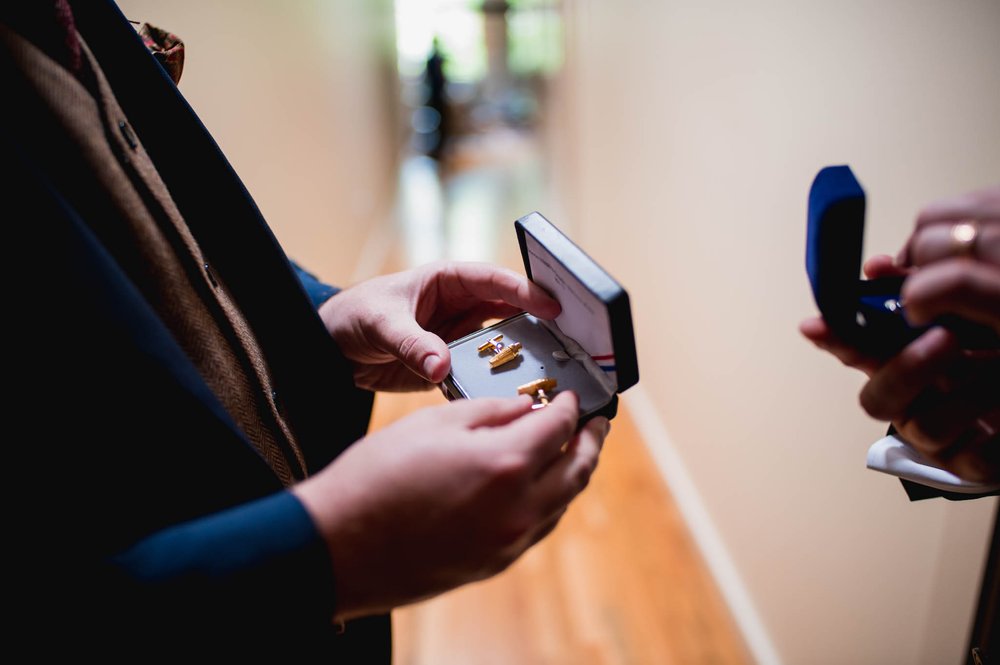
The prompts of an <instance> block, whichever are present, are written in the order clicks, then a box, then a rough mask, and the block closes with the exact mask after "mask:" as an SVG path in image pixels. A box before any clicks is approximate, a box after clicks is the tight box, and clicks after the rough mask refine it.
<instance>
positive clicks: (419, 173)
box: [392, 0, 563, 268]
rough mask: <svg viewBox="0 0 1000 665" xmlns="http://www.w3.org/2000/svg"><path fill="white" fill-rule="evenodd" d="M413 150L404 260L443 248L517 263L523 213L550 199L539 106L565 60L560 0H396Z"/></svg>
mask: <svg viewBox="0 0 1000 665" xmlns="http://www.w3.org/2000/svg"><path fill="white" fill-rule="evenodd" d="M395 16H396V26H395V32H396V39H397V54H398V71H399V78H400V82H401V88H402V89H401V95H400V98H401V100H402V103H403V112H402V113H401V114H400V117H401V118H402V119H403V123H404V127H403V128H402V130H403V131H404V132H405V133H406V135H407V137H408V138H407V141H406V146H407V148H406V154H405V155H404V158H403V160H402V166H401V169H400V179H399V190H398V191H399V206H398V209H397V218H396V223H397V225H398V228H397V231H398V232H399V240H400V242H399V243H398V247H397V250H396V251H395V252H394V255H393V258H392V262H393V263H394V265H393V266H392V267H394V268H405V267H410V266H414V265H420V264H422V263H426V262H428V261H433V260H436V259H441V258H449V259H457V260H477V261H494V262H498V263H502V264H505V265H510V267H513V268H518V267H519V259H518V258H517V256H516V252H513V251H512V250H513V248H514V247H515V246H516V241H515V238H514V234H513V228H512V224H511V223H512V222H513V220H514V219H516V218H518V217H520V216H522V215H524V214H527V213H528V212H531V211H532V210H537V209H540V208H541V207H542V206H543V204H544V202H545V201H546V200H548V199H549V198H550V196H551V195H550V192H549V191H548V189H549V188H548V187H547V186H546V182H545V173H546V171H547V169H546V168H545V164H544V161H543V160H544V156H543V154H542V151H541V149H540V141H539V136H538V132H539V131H540V125H541V123H540V117H541V111H542V109H543V106H544V104H545V103H546V99H547V96H548V91H549V87H550V86H549V83H550V81H551V79H552V77H554V76H555V75H557V74H558V72H559V69H560V67H561V65H562V55H563V50H562V24H561V14H560V11H559V6H558V3H555V2H552V1H551V0H485V1H483V2H480V3H474V2H469V1H468V0H397V2H396V9H395Z"/></svg>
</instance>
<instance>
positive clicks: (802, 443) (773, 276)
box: [550, 0, 1000, 665]
mask: <svg viewBox="0 0 1000 665" xmlns="http://www.w3.org/2000/svg"><path fill="white" fill-rule="evenodd" d="M564 6H565V7H566V8H567V20H568V26H567V33H568V38H569V43H568V57H567V78H566V80H565V81H563V86H564V92H565V93H566V94H567V95H568V97H567V98H566V99H564V100H563V104H561V105H560V107H559V113H560V115H559V116H558V117H554V118H551V119H550V124H551V125H552V126H555V127H557V128H561V131H562V136H561V139H560V143H561V146H562V147H561V149H560V152H559V153H558V156H559V160H558V161H559V162H560V164H561V167H560V170H561V172H562V173H563V179H566V178H568V182H569V183H570V187H569V190H568V193H569V195H570V196H569V199H568V202H567V210H568V214H569V215H570V218H569V219H567V220H566V221H565V224H564V225H565V226H569V227H571V228H572V230H573V233H574V234H575V235H576V236H577V237H578V238H579V239H580V241H581V243H582V244H583V245H584V246H585V247H589V248H593V251H592V253H593V254H594V255H595V256H597V257H599V258H600V261H601V262H602V263H603V264H605V266H606V267H607V268H608V269H609V271H610V272H611V273H612V274H614V275H615V276H616V277H618V278H619V279H620V280H621V281H622V282H623V283H624V284H625V285H626V286H627V288H628V289H629V291H630V294H631V296H632V299H633V312H634V316H635V318H636V321H635V323H636V327H637V335H638V345H639V359H640V365H641V371H642V378H641V381H640V387H639V393H636V394H637V395H640V397H641V399H640V398H639V397H637V398H636V399H633V400H631V401H630V397H629V393H626V394H625V395H624V396H623V398H624V404H625V405H626V406H628V405H630V404H631V405H633V406H635V407H636V408H640V409H642V408H644V405H649V407H650V408H649V409H647V412H646V413H642V414H639V416H640V418H641V419H642V420H643V421H644V422H646V423H647V425H648V424H649V423H653V426H647V431H648V432H649V433H650V434H651V435H652V440H651V442H650V443H651V445H652V446H654V448H656V447H660V448H664V447H666V448H669V449H670V452H671V453H676V455H677V460H678V463H677V464H675V465H674V466H676V467H679V469H680V473H681V477H682V479H684V480H685V481H686V482H687V481H689V482H690V486H687V485H685V487H686V489H685V488H684V487H682V488H681V490H682V491H683V493H684V496H683V497H681V499H682V501H683V502H684V503H685V505H686V506H688V507H689V510H688V514H689V515H696V514H698V510H704V514H705V519H706V520H707V525H706V524H702V525H697V524H694V525H692V526H693V528H694V529H695V530H696V531H697V532H698V533H699V534H700V542H701V544H702V545H703V546H704V547H705V548H706V550H707V551H706V553H707V555H708V556H709V559H710V561H712V562H713V564H712V565H713V568H714V569H715V570H716V572H717V573H720V579H721V580H722V582H723V585H724V586H725V587H726V588H725V591H726V593H727V594H728V595H729V597H730V600H733V601H734V607H735V608H736V610H737V613H738V615H739V618H740V621H741V623H742V625H743V627H744V628H745V629H746V630H747V634H748V637H749V638H750V639H751V641H752V642H753V644H754V648H755V650H756V652H757V654H758V656H759V658H760V659H761V662H784V663H787V664H789V665H791V664H795V665H800V664H807V665H808V664H813V663H830V664H843V663H852V664H855V665H857V664H864V663H913V664H916V663H925V664H927V665H930V664H932V663H933V664H941V663H959V662H963V649H964V646H965V642H966V639H967V635H966V632H967V629H968V627H969V625H970V622H971V617H972V611H973V604H974V601H975V597H976V591H977V589H976V586H977V584H978V576H979V572H980V564H981V562H982V560H983V556H984V554H985V549H984V548H985V540H986V537H987V534H988V530H989V527H990V520H991V517H992V510H993V508H994V506H995V503H994V500H993V499H988V500H981V501H974V502H965V503H949V502H945V501H942V500H935V501H927V502H922V503H909V502H908V501H907V499H906V496H905V494H904V493H903V491H902V489H901V487H900V485H899V483H898V482H897V481H895V479H893V478H891V477H889V476H885V475H882V474H878V473H876V472H873V471H869V470H866V469H865V452H866V450H867V447H868V445H869V443H870V442H872V441H873V440H875V439H876V438H878V437H879V436H880V435H881V433H882V432H883V431H884V424H881V423H877V422H875V421H872V420H870V419H868V418H867V417H866V416H865V415H864V414H863V412H862V411H861V410H860V409H859V407H858V405H857V398H856V395H857V392H858V390H859V388H860V387H861V385H862V377H861V375H860V374H858V373H856V372H853V371H850V370H847V369H845V368H843V367H841V366H840V365H839V364H838V363H837V362H836V361H835V360H833V359H832V358H831V357H828V356H826V355H824V354H821V353H819V352H817V351H815V350H814V349H813V348H812V347H811V346H810V345H809V344H807V343H806V342H805V341H804V340H803V339H801V338H800V336H799V334H798V332H797V330H796V326H797V324H798V322H799V321H800V320H801V319H802V318H804V317H806V316H808V315H811V314H812V313H813V311H814V306H813V303H812V301H811V297H810V294H809V292H808V290H807V283H806V278H805V272H804V261H803V248H804V239H805V227H804V217H805V202H806V195H807V191H808V187H809V183H810V182H811V179H812V177H813V175H814V174H815V173H816V171H817V170H818V169H819V168H820V167H822V166H824V165H827V164H837V163H849V164H850V165H852V167H853V168H854V170H855V172H856V173H857V174H858V176H859V178H860V179H861V181H862V183H863V184H864V185H865V187H866V188H867V191H868V193H869V203H870V206H869V217H868V222H869V229H868V234H867V240H866V250H867V253H868V254H871V253H874V252H878V251H885V252H892V251H895V249H896V248H897V247H898V246H899V245H900V244H901V242H902V240H903V239H904V237H905V236H906V234H907V231H908V229H909V228H910V225H911V224H912V220H913V218H914V214H915V213H916V211H917V209H918V208H919V207H920V206H921V205H922V204H923V203H925V202H928V201H930V200H932V199H934V198H936V197H940V196H943V195H948V194H952V193H958V192H962V191H965V190H967V189H971V188H974V187H978V186H982V185H984V184H988V183H992V182H996V181H997V180H998V179H1000V126H998V119H1000V67H998V63H1000V39H997V34H998V30H1000V3H997V2H995V1H992V0H990V1H984V0H980V1H975V0H961V1H947V2H946V1H943V0H942V1H937V2H933V1H926V0H923V1H919V2H913V1H902V0H895V1H890V2H877V3H876V2H859V1H850V2H815V1H806V2H802V1H800V0H794V1H793V0H769V1H765V2H756V3H745V2H735V1H727V0H714V1H709V2H694V1H687V2H681V1H675V2H649V1H647V0H618V1H616V2H605V1H603V0H574V1H572V2H565V3H564ZM567 174H568V175H567ZM597 248H600V249H597ZM650 409H651V410H652V413H649V412H648V411H649V410H650ZM661 452H662V451H661ZM659 457H660V458H661V459H669V456H666V457H665V456H664V455H662V454H661V455H660V456H659ZM672 471H673V472H674V473H677V472H678V469H677V468H674V469H672ZM675 489H677V486H676V484H675ZM691 506H694V509H691V508H690V507H691ZM696 509H697V510H696ZM705 534H707V536H706V535H705ZM729 564H731V566H732V569H731V571H730V572H734V573H735V576H734V577H727V576H726V574H725V573H726V572H727V570H729V569H728V568H727V566H728V565H729ZM742 591H745V592H746V596H745V597H744V596H742V595H741V593H742ZM741 599H743V600H748V603H747V604H746V605H741V604H740V600H741Z"/></svg>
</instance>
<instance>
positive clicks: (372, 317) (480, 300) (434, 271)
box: [319, 262, 560, 391]
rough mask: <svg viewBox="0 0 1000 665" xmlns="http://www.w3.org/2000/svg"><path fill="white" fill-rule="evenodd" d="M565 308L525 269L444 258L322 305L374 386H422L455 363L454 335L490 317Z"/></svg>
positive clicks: (361, 380) (365, 382)
mask: <svg viewBox="0 0 1000 665" xmlns="http://www.w3.org/2000/svg"><path fill="white" fill-rule="evenodd" d="M525 310H527V311H528V312H531V313H532V314H534V315H536V316H538V317H540V318H543V319H553V318H555V317H556V316H558V315H559V311H560V308H559V303H557V302H556V301H555V300H553V299H552V298H550V297H549V296H548V294H546V293H545V292H544V291H543V290H542V289H541V288H540V287H538V286H537V285H535V284H533V283H532V282H530V281H529V280H527V279H526V278H524V277H522V276H521V275H518V274H517V273H515V272H513V271H511V270H507V269H504V268H499V267H496V266H492V265H489V264H485V263H456V262H438V263H432V264H429V265H426V266H422V267H420V268H416V269H413V270H408V271H405V272H400V273H395V274H392V275H386V276H383V277H376V278H374V279H370V280H368V281H365V282H362V283H360V284H357V285H356V286H353V287H351V288H349V289H345V290H344V291H341V292H340V293H338V294H337V295H335V296H333V297H332V298H330V299H329V300H327V301H326V302H325V303H323V305H322V306H321V307H320V310H319V314H320V317H321V318H322V319H323V322H324V323H325V324H326V328H327V330H328V331H329V332H330V335H332V336H333V338H334V340H336V342H337V344H338V345H340V348H341V350H342V351H343V352H344V355H346V356H347V358H349V359H350V360H351V361H352V362H353V363H354V367H355V372H354V380H355V383H356V384H357V385H358V386H359V387H361V388H367V389H370V390H394V391H404V390H419V389H424V388H428V387H430V386H431V385H432V384H435V383H439V382H440V381H442V380H443V379H444V377H445V376H447V374H448V370H449V369H450V367H451V354H450V352H449V350H448V346H447V342H450V341H452V340H455V339H458V338H459V337H461V336H463V335H466V334H468V333H471V332H473V331H475V330H477V329H479V328H481V327H482V326H483V323H484V322H485V321H487V320H489V319H497V318H506V317H508V316H512V315H514V314H517V313H518V312H521V311H525Z"/></svg>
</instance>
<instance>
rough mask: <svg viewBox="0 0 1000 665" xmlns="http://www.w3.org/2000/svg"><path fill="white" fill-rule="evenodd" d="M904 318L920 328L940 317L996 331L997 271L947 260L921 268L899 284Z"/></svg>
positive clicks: (999, 306)
mask: <svg viewBox="0 0 1000 665" xmlns="http://www.w3.org/2000/svg"><path fill="white" fill-rule="evenodd" d="M902 297H903V302H904V303H906V318H907V319H908V320H909V321H910V322H911V323H914V324H917V325H924V324H927V323H930V322H931V321H933V320H934V319H937V318H938V317H940V316H943V315H949V314H951V315H956V316H958V317H960V318H963V319H968V320H970V321H976V322H979V323H984V324H986V325H989V326H991V327H993V328H994V329H996V330H998V331H1000V268H998V267H996V266H991V265H987V264H984V263H979V262H976V261H966V260H962V259H949V260H946V261H941V262H939V263H935V264H933V265H929V266H925V267H924V268H922V269H920V270H918V271H917V272H915V273H914V274H913V275H912V276H911V277H909V278H907V280H906V282H905V283H904V284H903V293H902Z"/></svg>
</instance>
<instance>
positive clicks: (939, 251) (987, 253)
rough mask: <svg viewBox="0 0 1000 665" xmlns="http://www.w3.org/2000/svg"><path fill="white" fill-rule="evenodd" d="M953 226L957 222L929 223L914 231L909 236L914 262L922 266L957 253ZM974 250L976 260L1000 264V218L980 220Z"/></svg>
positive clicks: (912, 261) (911, 256) (911, 255)
mask: <svg viewBox="0 0 1000 665" xmlns="http://www.w3.org/2000/svg"><path fill="white" fill-rule="evenodd" d="M954 228H955V223H952V222H948V223H945V222H941V223H937V224H926V225H924V226H923V227H922V228H919V229H917V230H916V231H914V233H913V236H912V238H911V239H910V261H911V263H912V264H913V265H915V266H923V265H927V264H929V263H934V262H936V261H942V260H946V259H949V258H953V257H955V255H956V248H955V240H954V239H953V238H952V231H953V229H954ZM972 252H973V258H975V259H977V260H980V261H984V262H986V263H992V264H993V265H1000V219H997V220H994V221H993V222H982V221H981V222H978V231H977V237H976V239H975V241H974V246H973V249H972Z"/></svg>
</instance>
